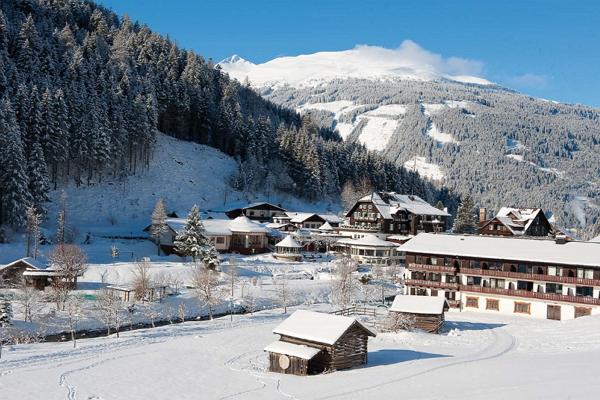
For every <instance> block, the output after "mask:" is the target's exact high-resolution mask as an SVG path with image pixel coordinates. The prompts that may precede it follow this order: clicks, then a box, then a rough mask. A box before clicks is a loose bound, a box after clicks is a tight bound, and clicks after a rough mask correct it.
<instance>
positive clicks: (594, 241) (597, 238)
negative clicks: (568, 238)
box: [589, 235, 600, 243]
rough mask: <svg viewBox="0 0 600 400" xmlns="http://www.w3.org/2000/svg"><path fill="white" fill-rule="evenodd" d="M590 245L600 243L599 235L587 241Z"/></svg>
mask: <svg viewBox="0 0 600 400" xmlns="http://www.w3.org/2000/svg"><path fill="white" fill-rule="evenodd" d="M589 241H590V242H592V243H600V235H598V236H596V237H595V238H592V239H590V240H589Z"/></svg>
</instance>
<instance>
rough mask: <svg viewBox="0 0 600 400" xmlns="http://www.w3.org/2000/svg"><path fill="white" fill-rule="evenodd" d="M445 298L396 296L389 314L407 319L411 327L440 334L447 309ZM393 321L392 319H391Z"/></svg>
mask: <svg viewBox="0 0 600 400" xmlns="http://www.w3.org/2000/svg"><path fill="white" fill-rule="evenodd" d="M449 308H450V307H449V305H448V301H447V300H446V298H445V297H441V296H440V297H434V296H396V298H394V303H393V304H392V306H391V307H390V310H389V311H390V314H391V315H392V316H394V314H396V315H397V316H402V317H407V318H406V320H412V321H411V324H410V325H411V327H412V328H414V329H420V330H422V331H425V332H429V333H440V330H441V329H442V326H443V325H444V313H445V312H446V311H448V309H449ZM392 320H393V318H392Z"/></svg>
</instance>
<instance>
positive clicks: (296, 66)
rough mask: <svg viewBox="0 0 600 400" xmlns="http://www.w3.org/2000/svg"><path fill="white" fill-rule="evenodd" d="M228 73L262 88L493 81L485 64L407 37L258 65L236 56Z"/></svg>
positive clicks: (226, 65)
mask: <svg viewBox="0 0 600 400" xmlns="http://www.w3.org/2000/svg"><path fill="white" fill-rule="evenodd" d="M219 65H220V66H221V68H222V69H223V71H224V72H227V73H228V74H229V75H230V76H231V77H233V78H236V79H238V80H240V81H242V80H244V79H245V78H246V77H248V79H249V80H250V82H251V83H252V84H253V85H254V86H257V87H262V86H280V85H285V84H287V85H290V86H294V87H303V86H315V85H318V84H320V83H323V82H327V81H331V80H335V79H346V78H361V79H374V80H375V79H377V80H378V79H394V78H399V79H408V80H419V81H431V80H443V79H448V80H453V81H459V82H465V83H477V84H481V85H488V84H490V83H491V82H489V81H487V80H486V79H484V78H483V77H481V70H482V64H481V63H480V62H478V61H472V60H466V59H461V58H456V57H450V58H444V57H442V56H441V55H439V54H434V53H431V52H429V51H427V50H425V49H423V48H422V47H420V46H419V45H418V44H416V43H414V42H412V41H410V40H405V41H404V42H402V44H401V45H400V46H399V47H398V48H396V49H386V48H383V47H378V46H366V45H359V46H356V47H355V48H353V49H350V50H343V51H328V52H325V51H324V52H318V53H313V54H307V55H299V56H291V57H278V58H275V59H273V60H271V61H267V62H265V63H262V64H253V63H251V62H249V61H246V60H244V59H242V58H241V57H239V56H237V55H234V56H231V57H229V58H227V59H226V60H223V61H222V62H221V63H219Z"/></svg>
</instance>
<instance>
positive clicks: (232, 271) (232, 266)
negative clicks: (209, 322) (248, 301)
mask: <svg viewBox="0 0 600 400" xmlns="http://www.w3.org/2000/svg"><path fill="white" fill-rule="evenodd" d="M237 275H238V271H237V263H236V261H235V258H230V259H229V266H228V267H227V280H228V283H229V287H230V288H231V293H230V295H229V296H230V297H229V317H230V319H231V320H232V321H233V299H234V296H235V283H236V282H237Z"/></svg>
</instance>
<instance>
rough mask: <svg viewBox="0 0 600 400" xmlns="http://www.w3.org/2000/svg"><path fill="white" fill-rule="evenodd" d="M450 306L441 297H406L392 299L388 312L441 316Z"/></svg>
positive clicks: (400, 296)
mask: <svg viewBox="0 0 600 400" xmlns="http://www.w3.org/2000/svg"><path fill="white" fill-rule="evenodd" d="M449 307H450V306H449V305H448V301H446V298H445V297H442V296H407V295H399V296H396V297H395V298H394V302H393V303H392V306H391V307H390V311H396V312H403V313H411V314H442V313H443V312H444V310H447V309H448V308H449Z"/></svg>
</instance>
